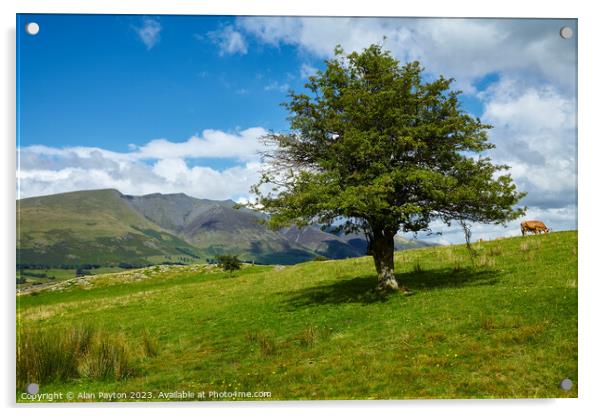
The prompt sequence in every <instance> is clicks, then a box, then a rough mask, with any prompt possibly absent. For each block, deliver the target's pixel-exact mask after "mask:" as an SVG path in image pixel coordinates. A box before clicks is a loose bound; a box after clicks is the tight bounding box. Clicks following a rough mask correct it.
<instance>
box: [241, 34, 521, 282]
mask: <svg viewBox="0 0 602 416" xmlns="http://www.w3.org/2000/svg"><path fill="white" fill-rule="evenodd" d="M424 78H425V76H424V70H423V68H422V67H421V65H420V64H419V63H418V62H411V63H408V64H405V65H401V64H400V62H399V61H398V60H396V59H395V58H394V57H393V56H392V55H391V54H390V52H388V51H385V50H383V48H382V46H380V45H371V46H370V47H368V48H366V49H364V50H363V51H361V52H352V53H350V54H345V53H344V51H343V50H342V48H341V47H337V48H335V51H334V57H333V58H332V59H329V60H327V61H326V67H325V69H324V70H323V71H318V72H317V74H316V75H314V76H311V77H310V78H309V80H308V82H307V83H306V84H305V87H306V89H307V91H305V92H301V93H295V92H290V94H289V101H288V102H286V103H284V106H285V107H286V108H287V109H288V111H289V113H290V116H289V121H290V131H289V132H286V133H270V134H268V135H267V136H265V137H264V138H263V139H264V141H265V143H266V144H267V145H268V149H269V150H268V151H266V152H265V154H264V162H265V164H266V166H267V168H266V170H265V171H264V172H263V175H262V178H261V181H260V182H259V183H258V184H256V185H255V186H254V187H253V189H252V190H253V192H254V193H255V195H256V197H257V202H256V207H260V208H261V209H262V210H263V211H264V212H266V213H268V214H270V216H269V224H270V225H271V226H272V227H274V228H279V227H283V226H286V225H289V224H295V225H297V226H304V225H307V224H310V223H317V224H322V225H331V224H335V225H339V226H340V227H341V228H342V229H343V230H344V231H345V232H348V233H351V232H363V233H365V235H366V238H367V240H368V249H369V250H368V252H369V254H371V255H372V256H373V257H374V260H375V265H376V269H377V272H378V275H379V286H380V287H382V288H392V289H395V288H397V282H396V280H395V277H394V275H393V250H394V248H393V244H394V243H393V237H394V236H395V234H396V233H397V232H399V231H403V232H418V231H427V230H429V229H430V228H429V226H430V224H431V223H432V222H433V221H434V220H437V219H439V220H442V221H443V222H444V223H446V224H448V225H450V224H451V222H452V221H463V222H482V223H495V224H505V223H506V222H508V221H510V220H512V219H515V218H517V217H518V216H520V215H522V214H523V212H524V210H523V209H520V208H516V207H515V206H516V204H517V203H518V201H519V200H520V199H521V198H522V197H523V196H524V195H525V194H524V193H521V192H518V191H517V190H516V186H515V184H514V183H513V181H512V178H511V176H510V175H509V174H508V173H507V172H505V171H506V170H508V166H504V165H497V164H494V163H493V162H492V160H491V158H490V157H488V156H487V155H486V154H487V152H488V151H490V150H491V149H493V148H494V145H493V144H491V143H490V142H488V137H487V130H488V129H490V128H492V126H490V125H487V124H483V123H482V122H481V121H480V120H479V119H478V118H475V117H473V116H471V115H470V114H468V113H466V112H465V111H463V110H462V108H461V106H460V103H459V100H458V97H459V94H460V93H461V92H460V91H455V90H452V89H451V88H450V87H451V84H452V82H453V79H446V78H444V77H442V76H441V77H439V78H437V79H434V80H432V81H425V79H424Z"/></svg>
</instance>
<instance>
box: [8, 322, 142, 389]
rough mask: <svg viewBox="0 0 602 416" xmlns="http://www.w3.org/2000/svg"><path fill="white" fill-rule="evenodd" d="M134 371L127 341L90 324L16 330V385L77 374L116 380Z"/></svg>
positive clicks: (70, 377) (42, 381)
mask: <svg viewBox="0 0 602 416" xmlns="http://www.w3.org/2000/svg"><path fill="white" fill-rule="evenodd" d="M132 372H133V367H132V365H131V357H130V352H129V348H128V345H127V344H126V342H125V341H124V337H123V336H122V335H120V334H118V335H116V336H115V335H113V336H110V335H108V334H104V333H102V332H100V331H97V330H95V329H93V328H90V327H77V328H71V329H69V330H60V329H59V330H57V329H55V330H48V329H42V330H21V331H19V333H18V334H17V385H18V386H19V387H20V388H24V387H25V386H26V385H27V384H29V383H45V384H47V383H51V382H59V381H66V380H70V379H77V378H89V379H94V380H99V379H101V380H107V379H111V380H119V379H122V378H125V377H127V376H128V375H130V374H131V373H132Z"/></svg>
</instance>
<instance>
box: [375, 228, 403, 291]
mask: <svg viewBox="0 0 602 416" xmlns="http://www.w3.org/2000/svg"><path fill="white" fill-rule="evenodd" d="M395 234H396V232H392V231H386V230H385V231H380V230H377V231H375V232H374V234H373V235H372V241H371V242H370V247H369V250H370V254H372V257H373V258H374V265H375V266H376V272H377V273H378V289H379V290H398V289H399V285H398V284H397V280H396V279H395V274H394V273H393V271H394V268H395V265H394V262H393V253H394V251H395V240H394V237H395Z"/></svg>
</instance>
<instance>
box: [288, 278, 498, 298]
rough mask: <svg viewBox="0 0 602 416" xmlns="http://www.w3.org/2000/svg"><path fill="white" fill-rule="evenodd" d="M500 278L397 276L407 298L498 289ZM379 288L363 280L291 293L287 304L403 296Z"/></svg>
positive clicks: (344, 281) (375, 282) (369, 280)
mask: <svg viewBox="0 0 602 416" xmlns="http://www.w3.org/2000/svg"><path fill="white" fill-rule="evenodd" d="M498 274H499V272H497V271H495V270H474V269H463V270H452V269H439V270H426V271H420V272H406V273H396V274H395V276H396V277H397V281H398V282H399V284H400V286H401V287H402V288H405V289H407V290H408V292H407V293H406V294H407V295H411V294H414V293H416V292H422V291H427V290H434V289H443V288H451V287H463V286H484V285H494V284H496V283H497V282H498V280H499V279H498V277H497V275H498ZM376 284H377V281H376V276H375V275H364V276H359V277H355V278H352V279H345V280H341V281H337V282H334V283H331V284H327V285H322V286H315V287H310V288H306V289H302V290H298V291H294V292H289V293H290V294H291V296H290V297H289V298H287V300H286V303H288V304H290V305H291V306H292V307H299V306H311V305H325V304H342V303H361V304H370V303H375V302H386V301H387V300H388V299H389V297H390V296H392V295H399V294H401V292H397V293H391V292H388V293H387V292H385V293H383V292H379V291H377V290H376Z"/></svg>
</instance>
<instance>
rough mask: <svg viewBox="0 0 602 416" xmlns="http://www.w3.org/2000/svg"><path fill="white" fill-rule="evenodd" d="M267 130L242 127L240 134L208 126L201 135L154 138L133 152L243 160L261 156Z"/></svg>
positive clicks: (162, 156) (153, 156)
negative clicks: (174, 139)
mask: <svg viewBox="0 0 602 416" xmlns="http://www.w3.org/2000/svg"><path fill="white" fill-rule="evenodd" d="M265 134H267V131H266V130H265V129H263V128H261V127H253V128H249V129H246V130H242V131H240V132H238V133H237V134H231V133H225V132H223V131H220V130H204V131H203V134H202V135H201V136H200V137H199V136H192V137H191V138H190V139H188V140H187V141H185V142H179V143H176V142H171V141H169V140H166V139H158V140H153V141H151V142H149V143H147V144H145V145H144V146H141V147H140V148H139V149H138V151H137V152H136V153H134V154H132V156H133V157H136V158H138V159H173V158H182V157H188V158H198V157H216V158H236V159H238V160H241V161H251V160H256V159H257V157H258V156H257V152H258V151H260V150H262V149H263V144H262V143H260V141H259V140H258V139H259V138H260V137H261V136H264V135H265Z"/></svg>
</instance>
